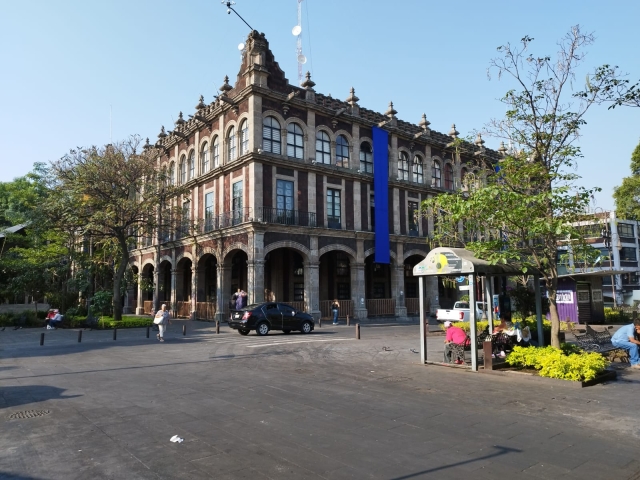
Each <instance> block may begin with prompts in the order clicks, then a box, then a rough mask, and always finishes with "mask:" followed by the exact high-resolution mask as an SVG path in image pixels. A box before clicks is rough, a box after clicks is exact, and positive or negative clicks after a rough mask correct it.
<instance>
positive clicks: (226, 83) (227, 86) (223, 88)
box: [218, 75, 233, 93]
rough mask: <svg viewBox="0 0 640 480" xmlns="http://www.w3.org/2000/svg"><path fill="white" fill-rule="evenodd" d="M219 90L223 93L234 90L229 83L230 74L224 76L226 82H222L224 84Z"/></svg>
mask: <svg viewBox="0 0 640 480" xmlns="http://www.w3.org/2000/svg"><path fill="white" fill-rule="evenodd" d="M218 90H220V91H221V92H222V93H227V92H228V91H229V90H233V87H232V86H231V85H229V76H228V75H225V76H224V83H223V84H222V86H221V87H220V88H219V89H218Z"/></svg>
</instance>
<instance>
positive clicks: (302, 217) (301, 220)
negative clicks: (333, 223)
mask: <svg viewBox="0 0 640 480" xmlns="http://www.w3.org/2000/svg"><path fill="white" fill-rule="evenodd" d="M256 220H258V221H260V222H265V223H275V224H279V225H295V226H298V227H316V226H317V224H316V214H315V213H313V212H303V211H300V210H286V209H282V208H273V207H259V208H257V209H256Z"/></svg>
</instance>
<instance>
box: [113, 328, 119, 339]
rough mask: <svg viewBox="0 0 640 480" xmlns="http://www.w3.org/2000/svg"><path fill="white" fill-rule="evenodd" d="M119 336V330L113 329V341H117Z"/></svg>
mask: <svg viewBox="0 0 640 480" xmlns="http://www.w3.org/2000/svg"><path fill="white" fill-rule="evenodd" d="M117 336H118V329H117V328H114V329H113V339H114V340H115V339H116V337H117Z"/></svg>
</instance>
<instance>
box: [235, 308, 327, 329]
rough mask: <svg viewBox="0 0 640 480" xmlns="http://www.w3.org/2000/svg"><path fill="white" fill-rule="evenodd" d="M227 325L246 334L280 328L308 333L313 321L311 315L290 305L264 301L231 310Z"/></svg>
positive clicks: (313, 324) (313, 325) (312, 327)
mask: <svg viewBox="0 0 640 480" xmlns="http://www.w3.org/2000/svg"><path fill="white" fill-rule="evenodd" d="M229 326H230V327H231V328H235V329H236V330H238V333H240V335H247V334H248V333H249V332H250V331H251V330H255V331H256V333H257V334H258V335H266V334H267V333H269V330H282V331H283V332H284V333H291V332H292V331H293V330H299V331H300V332H302V333H310V332H312V331H313V329H314V328H315V322H314V321H313V317H312V316H311V315H309V314H308V313H304V312H298V311H296V310H295V309H294V308H293V307H292V306H291V305H287V304H286V303H277V302H266V303H258V304H254V305H248V306H246V307H244V308H242V309H240V310H238V311H235V312H232V314H231V320H230V321H229Z"/></svg>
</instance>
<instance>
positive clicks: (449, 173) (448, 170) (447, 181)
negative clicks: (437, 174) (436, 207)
mask: <svg viewBox="0 0 640 480" xmlns="http://www.w3.org/2000/svg"><path fill="white" fill-rule="evenodd" d="M444 188H446V189H447V190H453V167H452V166H451V164H450V163H447V164H446V165H445V166H444Z"/></svg>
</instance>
